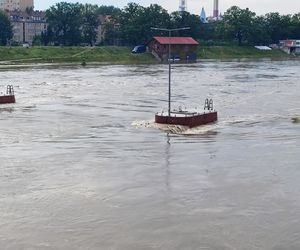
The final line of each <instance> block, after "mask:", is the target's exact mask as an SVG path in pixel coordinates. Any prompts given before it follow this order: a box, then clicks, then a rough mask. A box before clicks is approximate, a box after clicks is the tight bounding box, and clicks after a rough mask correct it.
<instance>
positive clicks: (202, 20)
mask: <svg viewBox="0 0 300 250" xmlns="http://www.w3.org/2000/svg"><path fill="white" fill-rule="evenodd" d="M200 21H201V22H202V23H207V19H206V13H205V10H204V8H202V10H201V13H200Z"/></svg>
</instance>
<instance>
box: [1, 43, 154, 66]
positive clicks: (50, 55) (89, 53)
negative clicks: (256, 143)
mask: <svg viewBox="0 0 300 250" xmlns="http://www.w3.org/2000/svg"><path fill="white" fill-rule="evenodd" d="M39 62H40V63H60V62H67V63H69V62H70V63H71V62H75V63H76V62H78V63H83V62H85V63H89V62H99V63H112V64H134V63H150V62H155V60H154V59H153V57H152V55H150V54H143V55H138V56H137V55H133V54H132V53H131V49H130V48H127V47H115V46H107V47H106V46H105V47H43V46H41V47H29V48H23V47H0V63H8V64H9V63H39Z"/></svg>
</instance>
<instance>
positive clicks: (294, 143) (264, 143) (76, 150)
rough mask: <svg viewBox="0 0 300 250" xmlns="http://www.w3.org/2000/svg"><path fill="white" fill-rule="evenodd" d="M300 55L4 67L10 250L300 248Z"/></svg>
mask: <svg viewBox="0 0 300 250" xmlns="http://www.w3.org/2000/svg"><path fill="white" fill-rule="evenodd" d="M299 69H300V61H278V62H277V61H256V62H252V61H242V62H216V61H208V62H202V63H199V64H192V65H174V66H173V89H172V90H173V101H174V107H178V106H182V107H191V108H194V107H195V106H200V107H202V106H203V105H204V99H205V98H207V97H209V98H213V99H214V103H215V107H216V109H217V110H218V112H219V122H218V123H216V124H213V125H208V126H204V127H200V128H198V129H192V130H182V129H181V128H173V129H170V132H171V133H166V132H165V131H164V130H161V128H159V127H158V126H155V124H153V118H154V114H155V112H157V111H160V110H161V109H162V107H167V103H166V97H167V92H166V91H167V81H168V74H167V70H168V68H167V66H165V65H150V66H149V65H139V66H88V67H85V68H83V67H76V66H54V67H50V66H49V67H45V66H42V65H40V66H39V65H37V66H31V67H24V68H22V67H19V68H9V67H6V68H1V69H0V87H1V89H3V90H5V86H6V85H7V84H13V85H14V86H15V92H16V98H17V103H16V104H15V105H2V106H1V107H0V157H1V163H0V246H1V247H0V248H1V250H3V249H4V250H19V249H20V250H23V249H26V250H27V249H28V250H29V249H30V250H32V249H47V250H48V249H53V250H58V249H61V250H77V249H83V250H87V249H91V250H96V249H101V250H102V249H103V250H141V249H143V250H147V249H163V250H177V249H178V250H183V249H185V250H195V249H213V250H223V249H224V250H234V249H238V250H252V249H253V250H254V249H264V250H266V249H267V250H269V249H270V250H282V249H289V250H290V249H293V250H299V249H300V182H299V180H300V163H299V161H300V153H299V152H300V123H298V122H299V117H300V105H299V100H300V99H299V95H300V80H299V79H300V70H299Z"/></svg>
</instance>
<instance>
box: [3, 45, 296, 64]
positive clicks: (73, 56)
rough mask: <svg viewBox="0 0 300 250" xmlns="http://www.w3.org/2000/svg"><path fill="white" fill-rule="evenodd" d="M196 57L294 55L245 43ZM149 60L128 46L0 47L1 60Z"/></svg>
mask: <svg viewBox="0 0 300 250" xmlns="http://www.w3.org/2000/svg"><path fill="white" fill-rule="evenodd" d="M197 54H198V60H202V59H220V60H222V59H242V58H249V59H260V58H270V59H282V60H284V59H289V58H294V56H291V55H288V54H286V53H284V52H282V51H280V50H271V51H261V50H258V49H256V48H254V47H246V46H199V47H198V51H197ZM92 62H93V63H105V64H142V63H145V64H151V63H157V60H156V59H155V58H154V57H153V56H152V55H151V54H150V53H143V54H132V53H131V48H129V47H118V46H102V47H51V46H49V47H48V46H45V47H43V46H41V47H29V48H24V47H0V63H1V64H22V63H79V64H81V65H83V66H84V65H87V64H88V63H92Z"/></svg>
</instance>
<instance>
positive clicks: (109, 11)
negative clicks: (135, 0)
mask: <svg viewBox="0 0 300 250" xmlns="http://www.w3.org/2000/svg"><path fill="white" fill-rule="evenodd" d="M120 13H121V10H120V9H119V8H116V7H114V6H106V5H101V6H99V7H98V10H97V14H98V15H110V16H117V15H119V14H120Z"/></svg>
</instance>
